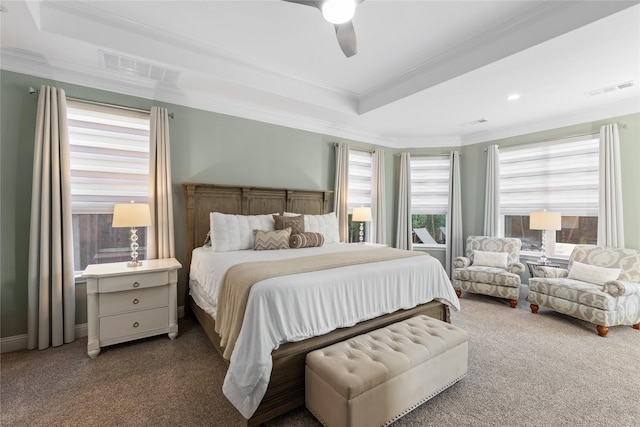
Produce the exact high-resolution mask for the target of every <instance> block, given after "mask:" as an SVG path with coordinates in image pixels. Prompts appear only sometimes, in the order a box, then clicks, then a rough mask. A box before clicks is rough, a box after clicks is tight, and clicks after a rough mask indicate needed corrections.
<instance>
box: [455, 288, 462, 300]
mask: <svg viewBox="0 0 640 427" xmlns="http://www.w3.org/2000/svg"><path fill="white" fill-rule="evenodd" d="M460 295H462V291H461V290H460V289H456V296H457V297H458V298H460Z"/></svg>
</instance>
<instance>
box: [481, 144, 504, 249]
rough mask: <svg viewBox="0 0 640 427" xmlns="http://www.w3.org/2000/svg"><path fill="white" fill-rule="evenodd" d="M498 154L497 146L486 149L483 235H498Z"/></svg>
mask: <svg viewBox="0 0 640 427" xmlns="http://www.w3.org/2000/svg"><path fill="white" fill-rule="evenodd" d="M499 156H500V152H499V150H498V146H497V145H490V146H489V147H487V176H486V181H485V200H484V235H485V236H491V237H498V235H499V233H500V157H499Z"/></svg>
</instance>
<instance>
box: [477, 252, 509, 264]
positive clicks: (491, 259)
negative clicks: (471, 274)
mask: <svg viewBox="0 0 640 427" xmlns="http://www.w3.org/2000/svg"><path fill="white" fill-rule="evenodd" d="M508 256H509V254H508V253H507V252H485V251H473V265H475V266H482V267H500V268H507V257H508Z"/></svg>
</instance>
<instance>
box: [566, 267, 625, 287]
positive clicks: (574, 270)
mask: <svg viewBox="0 0 640 427" xmlns="http://www.w3.org/2000/svg"><path fill="white" fill-rule="evenodd" d="M620 271H621V270H620V269H619V268H606V267H598V266H596V265H591V264H583V263H581V262H576V261H574V262H573V263H572V264H571V269H570V270H569V276H568V277H569V279H574V280H582V281H583V282H589V283H593V284H595V285H604V284H605V283H607V282H608V281H610V280H616V279H617V278H618V276H619V275H620Z"/></svg>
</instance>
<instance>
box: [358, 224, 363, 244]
mask: <svg viewBox="0 0 640 427" xmlns="http://www.w3.org/2000/svg"><path fill="white" fill-rule="evenodd" d="M358 243H359V244H361V245H363V244H364V223H362V222H361V223H360V241H359V242H358Z"/></svg>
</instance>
